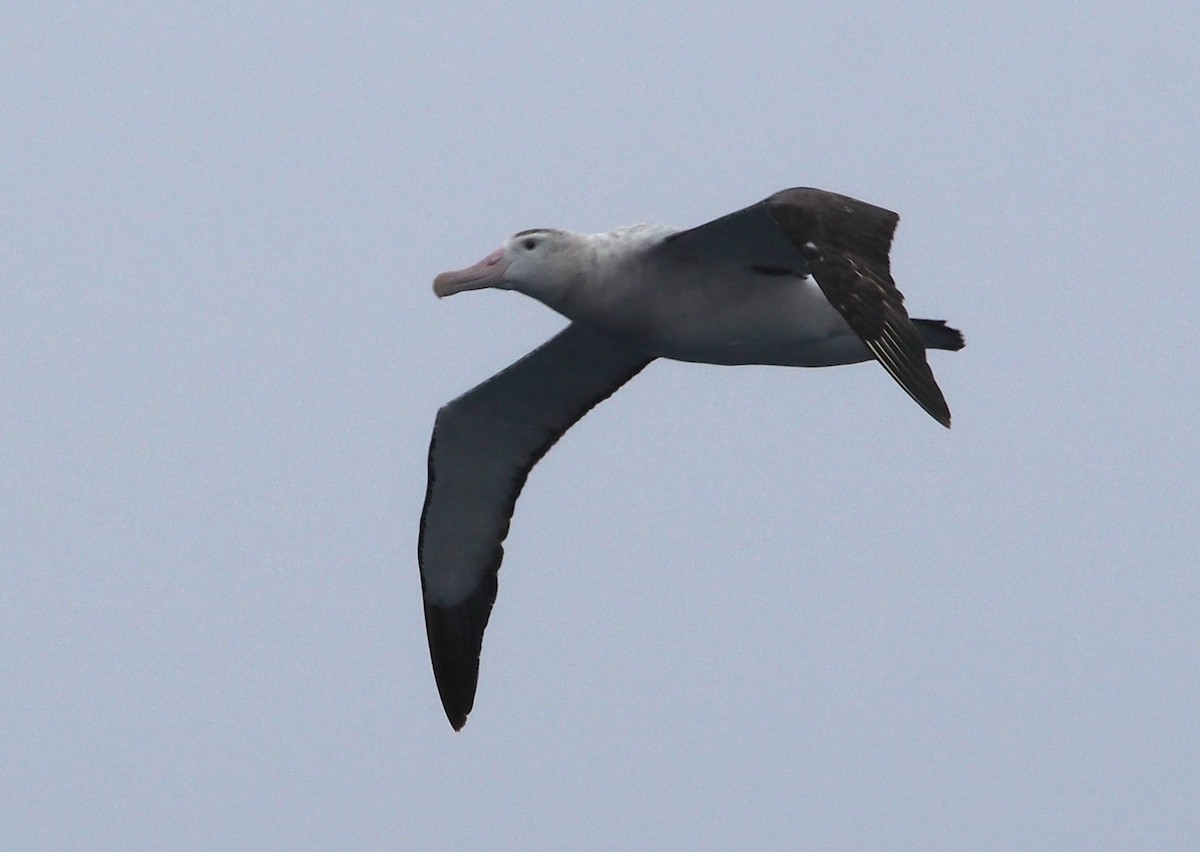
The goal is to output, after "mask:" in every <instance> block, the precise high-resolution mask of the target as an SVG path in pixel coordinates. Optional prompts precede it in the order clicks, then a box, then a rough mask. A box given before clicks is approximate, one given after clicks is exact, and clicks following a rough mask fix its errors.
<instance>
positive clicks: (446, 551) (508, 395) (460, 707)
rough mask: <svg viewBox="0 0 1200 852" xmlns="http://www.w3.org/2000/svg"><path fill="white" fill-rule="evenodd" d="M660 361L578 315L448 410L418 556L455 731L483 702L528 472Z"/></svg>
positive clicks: (428, 623)
mask: <svg viewBox="0 0 1200 852" xmlns="http://www.w3.org/2000/svg"><path fill="white" fill-rule="evenodd" d="M652 360H653V358H651V357H649V356H647V355H645V354H644V353H642V352H639V351H636V350H633V349H629V348H626V347H624V346H621V345H620V344H618V343H615V342H613V341H611V340H609V339H607V338H605V337H602V336H600V335H598V334H596V333H595V332H592V331H588V330H587V329H585V328H583V327H581V326H578V325H570V326H568V327H567V328H566V329H564V330H563V331H562V332H560V333H559V334H558V335H556V336H555V337H553V338H551V339H550V340H549V341H548V342H546V343H544V344H543V345H542V346H539V347H538V348H537V349H535V350H533V351H532V352H530V353H529V354H528V355H526V356H525V357H524V358H522V359H521V360H519V361H517V362H516V363H515V364H513V365H512V366H510V367H508V368H507V369H505V370H503V371H501V372H500V373H497V374H496V375H495V376H493V377H492V378H490V379H488V380H487V381H486V382H484V383H483V384H481V385H479V386H477V387H475V388H474V389H472V390H470V391H468V392H467V393H465V394H463V395H462V396H460V397H458V398H457V399H455V400H453V401H452V402H450V403H448V404H446V405H445V406H443V407H442V409H441V410H440V411H438V414H437V419H436V421H435V422H434V427H433V439H432V441H431V442H430V445H429V485H428V488H427V490H426V492H425V508H424V510H423V511H422V513H421V532H420V539H419V542H418V545H417V559H418V562H419V563H420V567H421V591H422V594H423V595H424V599H425V628H426V633H427V635H428V637H429V654H430V657H431V659H432V661H433V674H434V678H435V679H436V681H437V687H438V693H439V694H440V695H441V698H442V706H443V707H444V708H445V710H446V716H447V718H449V720H450V724H451V725H453V726H454V729H455V730H458V729H459V728H461V727H462V726H463V724H465V722H466V720H467V714H468V713H470V712H471V707H472V705H473V704H474V703H475V688H476V685H477V683H478V681H479V652H480V649H481V648H482V645H483V632H484V629H485V628H486V627H487V622H488V616H489V615H490V614H491V611H492V604H493V603H495V600H496V575H497V572H498V571H499V568H500V561H501V559H503V557H504V547H503V542H504V539H505V537H506V536H507V535H508V525H509V520H510V518H511V517H512V513H513V507H514V506H515V505H516V501H517V496H518V495H519V494H520V493H521V487H522V486H523V485H524V484H525V478H526V477H527V476H528V475H529V471H530V470H531V469H532V468H533V466H534V465H535V464H536V463H537V461H538V459H540V458H541V457H542V456H543V455H545V453H546V451H547V450H549V449H550V447H551V446H553V445H554V442H555V441H557V440H558V439H559V438H560V437H562V435H563V433H564V432H566V431H567V429H569V428H570V427H571V426H572V425H573V424H574V423H576V422H577V421H578V420H579V419H580V418H581V417H583V415H584V414H586V413H587V412H588V411H589V410H590V409H591V408H592V407H593V406H595V405H596V404H597V403H599V402H601V401H603V400H604V399H606V398H607V397H608V396H610V395H611V394H612V393H613V392H614V391H616V390H617V389H618V388H619V387H621V385H623V384H625V382H627V381H629V380H630V379H631V378H633V377H634V376H635V375H637V374H638V373H639V372H640V371H641V370H642V368H644V367H645V366H646V365H647V364H649V363H650V361H652Z"/></svg>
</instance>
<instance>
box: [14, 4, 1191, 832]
mask: <svg viewBox="0 0 1200 852" xmlns="http://www.w3.org/2000/svg"><path fill="white" fill-rule="evenodd" d="M34 5H35V4H25V6H24V7H23V8H12V9H9V10H8V11H7V12H6V13H5V16H4V17H5V25H4V27H3V28H2V30H0V63H2V64H0V75H2V81H3V84H2V85H0V181H2V187H3V188H2V191H0V223H2V227H0V287H2V289H0V295H2V297H3V298H2V302H0V387H2V388H3V395H4V399H5V402H4V404H3V405H0V436H2V437H0V487H2V488H3V501H2V504H0V560H2V563H0V647H2V648H3V653H2V654H0V766H3V767H4V770H3V772H0V813H2V814H3V817H2V818H0V847H3V848H6V849H7V848H13V849H15V848H24V849H33V848H54V849H68V848H103V847H109V848H118V847H119V848H136V847H143V848H156V849H163V848H255V849H266V848H305V847H312V848H319V847H324V848H388V847H391V848H401V847H403V848H408V849H418V848H427V849H438V848H445V849H451V848H457V849H465V848H473V847H474V848H479V847H480V846H481V844H484V845H487V846H490V847H493V848H502V847H505V846H510V847H514V848H515V847H520V848H525V849H538V848H547V849H549V848H580V849H581V848H593V847H603V846H607V847H613V848H615V847H617V846H619V845H621V844H626V843H635V844H636V845H637V846H639V847H642V848H660V849H668V848H688V847H702V848H703V847H707V848H721V847H725V848H730V847H733V846H743V848H750V847H751V846H753V847H757V848H795V847H798V846H799V847H805V846H809V847H812V848H826V849H828V848H871V847H874V848H893V849H894V848H904V847H909V848H915V847H919V848H927V849H928V848H1007V849H1012V848H1058V849H1063V848H1101V847H1105V846H1107V847H1109V848H1135V847H1142V848H1151V847H1153V848H1172V847H1173V848H1183V847H1185V846H1191V847H1193V848H1194V847H1195V845H1196V844H1198V843H1200V815H1198V814H1200V810H1198V809H1197V808H1196V802H1197V801H1198V800H1200V769H1198V767H1200V650H1198V640H1197V636H1198V635H1200V629H1198V628H1200V625H1198V623H1197V622H1198V614H1200V580H1198V578H1197V566H1196V562H1197V553H1200V534H1198V521H1197V516H1198V514H1200V493H1198V488H1197V478H1198V474H1200V471H1198V469H1197V468H1198V467H1200V461H1198V453H1197V437H1196V435H1197V431H1196V430H1197V414H1198V411H1200V393H1198V391H1197V388H1198V387H1200V367H1198V366H1197V363H1198V361H1200V358H1198V357H1197V356H1198V354H1200V353H1198V352H1197V345H1196V342H1195V341H1196V333H1195V331H1196V317H1197V314H1198V311H1200V298H1198V297H1197V283H1196V274H1197V272H1196V268H1197V260H1198V256H1197V248H1196V247H1197V244H1198V239H1200V227H1198V225H1200V214H1197V212H1196V209H1197V208H1196V201H1195V197H1196V190H1197V187H1198V186H1200V166H1198V162H1200V158H1198V156H1197V151H1198V150H1200V97H1198V93H1197V85H1196V69H1197V68H1198V67H1200V55H1198V51H1197V47H1196V33H1197V32H1198V31H1200V9H1198V8H1197V6H1196V4H1195V3H1184V2H1179V3H1159V4H1153V5H1151V6H1147V5H1144V4H1143V5H1141V6H1136V11H1135V4H1116V3H1113V4H1096V3H1093V4H1074V3H1058V4H1054V3H1052V4H1050V5H1048V6H1046V5H1039V6H1036V7H1034V6H1030V7H1027V8H1025V7H1022V8H1018V5H1017V4H1013V5H1012V8H1010V9H997V8H996V6H995V4H983V3H978V4H969V3H968V4H963V3H946V4H927V5H925V6H923V7H921V10H920V11H917V10H916V9H914V8H913V7H912V6H911V5H910V4H883V5H882V6H881V4H879V3H856V4H833V5H832V6H831V5H830V4H819V5H818V4H813V5H805V4H797V3H795V2H787V3H782V2H781V3H750V4H742V5H741V6H739V7H738V11H737V12H733V11H732V7H730V6H729V5H728V4H716V3H713V4H697V3H681V2H660V3H655V4H647V5H642V6H620V7H618V6H610V7H607V8H605V7H603V6H602V5H598V6H596V7H594V8H593V7H588V11H570V10H564V9H563V8H562V7H561V6H553V5H549V4H547V5H545V6H542V5H532V4H527V5H518V4H511V3H503V4H500V3H496V4H487V3H478V2H472V3H461V4H441V5H437V4H434V5H429V4H425V5H423V6H421V8H420V17H419V18H418V17H417V15H416V12H415V11H412V12H410V11H406V9H414V10H415V7H414V6H413V5H412V4H378V5H375V4H372V5H370V6H368V7H364V8H361V9H359V10H357V11H353V12H347V11H344V10H340V9H339V10H337V11H333V10H332V9H331V8H329V7H328V6H327V4H311V5H306V4H293V5H292V6H291V7H290V8H289V9H288V10H287V11H282V10H280V11H269V10H264V9H261V8H259V9H257V10H256V9H254V8H251V9H247V8H246V7H245V6H244V5H243V4H225V5H217V4H208V5H206V6H205V7H204V9H203V10H201V11H198V10H196V9H195V8H193V7H191V6H189V5H187V4H170V8H168V7H167V6H166V5H164V4H144V5H136V6H135V5H126V6H124V7H122V8H120V9H117V10H114V9H112V8H110V7H111V4H101V5H100V6H96V7H92V6H83V5H80V4H70V5H67V4H61V5H55V4H36V8H37V11H31V9H32V8H33V7H34ZM101 10H102V11H101ZM793 185H811V186H819V187H823V188H827V189H832V190H836V191H840V192H845V193H848V194H851V195H855V196H858V197H860V198H863V199H865V200H868V201H871V202H873V203H876V204H879V205H882V206H885V207H888V208H890V209H894V210H896V211H898V212H900V214H901V215H902V217H903V218H902V221H901V226H900V230H899V233H898V237H897V242H896V246H895V250H894V251H893V270H894V272H895V274H896V277H897V280H898V282H899V284H900V286H901V288H902V289H903V290H904V292H905V293H906V294H907V296H908V305H909V308H910V310H911V312H912V313H913V314H914V315H917V316H926V317H935V318H946V319H948V320H950V321H951V322H952V324H954V325H956V326H958V327H960V328H962V329H963V330H964V331H965V333H966V335H967V344H968V345H967V348H966V349H965V350H964V351H962V352H960V353H957V354H951V353H934V354H933V355H932V356H931V360H932V362H933V366H934V370H935V372H936V374H937V376H938V378H939V380H940V383H941V385H942V388H943V389H944V391H945V393H946V397H947V399H948V400H949V402H950V406H951V408H952V410H953V412H954V418H955V419H954V422H955V427H954V430H953V431H951V432H946V431H945V430H943V429H941V428H940V427H938V426H937V425H936V424H935V423H933V422H932V421H931V420H930V419H929V417H927V416H926V415H925V414H924V413H922V412H921V411H920V409H919V408H918V407H917V406H916V405H914V404H913V403H912V402H911V401H910V400H909V399H908V398H907V397H906V396H905V395H904V394H903V392H902V391H901V390H900V389H899V388H898V387H896V386H895V384H894V383H893V382H892V381H891V379H889V378H888V377H887V375H886V374H885V373H884V371H883V370H882V369H879V368H878V366H876V365H860V366H854V367H842V368H837V369H830V370H787V369H781V368H758V367H754V368H751V367H746V368H718V367H704V366H696V365H684V364H674V363H667V362H659V363H657V364H655V365H653V366H652V367H651V368H649V369H648V370H647V371H646V372H645V373H644V374H643V375H642V376H640V377H639V378H638V379H636V380H635V381H634V382H633V383H631V384H630V385H629V386H628V387H626V388H625V389H624V390H622V391H621V392H620V393H618V394H617V395H616V396H615V397H613V399H611V400H610V401H609V402H607V403H605V404H604V405H603V406H601V407H600V408H598V409H597V410H596V411H594V412H593V413H592V414H591V415H589V416H588V417H587V418H586V419H585V420H584V421H582V422H581V424H580V425H579V426H578V427H576V429H575V430H573V431H572V432H571V433H569V434H568V435H567V437H566V438H565V439H564V440H563V441H562V442H561V443H560V444H559V446H558V447H556V448H555V449H554V451H553V452H551V453H550V455H549V456H547V457H546V459H545V460H544V461H543V463H542V464H541V465H539V466H538V468H537V469H536V470H535V471H534V473H533V474H532V476H531V477H530V480H529V484H528V487H527V489H526V492H525V495H524V496H523V497H522V498H521V501H520V503H519V505H518V507H517V515H516V519H515V521H514V524H513V528H512V534H511V536H510V538H509V540H508V548H507V559H506V561H505V565H504V568H503V570H502V572H501V575H500V583H501V589H500V598H499V601H498V603H497V607H496V610H495V613H494V615H493V619H492V624H491V627H490V629H489V631H488V636H487V641H486V643H485V646H484V655H483V671H482V678H481V682H480V688H479V695H478V700H477V703H476V706H475V712H474V713H473V714H472V716H471V719H470V722H469V723H468V725H467V727H466V728H465V729H464V731H463V732H462V733H461V734H454V733H453V732H452V731H451V729H450V727H449V725H448V724H447V723H446V719H445V717H444V716H443V714H442V710H441V707H440V705H439V703H438V698H437V692H436V689H435V687H434V683H433V678H432V674H431V671H430V667H429V661H428V656H427V650H426V645H425V636H424V626H423V623H422V614H421V605H420V588H419V581H418V576H417V567H416V558H415V550H416V536H417V520H418V517H419V514H420V510H421V504H422V499H423V496H424V491H425V464H426V461H425V455H426V450H427V446H428V439H429V430H430V427H431V425H432V422H433V416H434V413H435V411H436V409H437V408H438V406H440V405H441V404H442V403H444V402H445V401H447V400H449V399H450V398H451V397H453V396H455V395H457V394H458V393H460V392H462V391H464V390H466V389H467V388H469V387H471V386H472V385H474V384H475V383H477V382H478V381H481V380H483V379H485V378H487V377H488V376H490V375H491V374H493V373H494V372H496V371H497V370H499V369H500V368H501V367H503V366H505V365H507V364H508V363H510V362H511V361H512V360H514V359H515V358H516V357H518V356H519V355H521V354H523V353H525V352H526V351H528V350H529V349H531V348H532V347H533V346H534V345H536V344H537V343H539V342H541V341H542V340H544V339H545V338H547V337H549V336H550V335H551V334H552V333H553V332H554V331H555V330H556V329H557V328H559V327H560V326H561V325H562V324H563V321H562V320H560V319H559V318H558V317H556V316H555V315H554V314H552V313H551V312H550V311H548V310H547V309H545V308H544V307H542V306H541V305H538V304H536V303H534V302H532V301H530V300H527V299H524V298H523V297H520V296H517V295H513V294H501V293H490V292H489V293H478V294H467V295H463V296H460V297H457V298H454V299H451V300H447V301H444V302H439V301H437V300H436V299H435V298H434V296H433V295H432V293H431V291H430V282H431V280H432V278H433V276H434V275H435V274H436V273H437V272H438V271H440V270H442V269H446V268H450V267H458V266H464V265H466V264H467V263H470V262H473V261H475V260H476V259H478V258H479V257H482V256H483V255H484V254H485V253H487V252H488V251H490V250H491V249H493V248H495V247H496V246H497V245H498V244H499V242H500V241H501V240H502V239H503V237H505V236H506V235H507V234H509V233H510V232H512V231H515V230H518V229H521V228H526V227H533V226H543V225H554V226H560V227H567V228H572V229H577V230H605V229H608V228H610V227H613V226H616V225H620V224H628V223H630V222H635V221H660V222H665V223H668V224H674V225H678V226H681V227H682V226H690V225H695V224H699V223H701V222H704V221H707V220H708V219H711V218H714V217H716V216H718V215H720V214H722V213H725V212H728V211H730V210H733V209H735V208H737V207H740V206H743V205H745V204H748V203H751V202H753V201H756V200H758V199H759V198H761V197H763V196H765V195H767V194H769V193H770V192H772V191H774V190H777V189H780V188H783V187H786V186H793Z"/></svg>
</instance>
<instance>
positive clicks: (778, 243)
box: [417, 188, 963, 730]
mask: <svg viewBox="0 0 1200 852" xmlns="http://www.w3.org/2000/svg"><path fill="white" fill-rule="evenodd" d="M899 218H900V217H899V216H897V215H896V214H895V213H893V212H891V211H890V210H885V209H883V208H881V207H876V206H874V205H872V204H868V203H866V202H863V201H859V200H857V199H854V198H850V197H848V196H845V195H838V194H836V193H832V192H826V191H823V190H819V189H810V188H794V189H785V190H782V191H780V192H777V193H775V194H774V195H771V196H770V197H768V198H766V199H764V200H762V201H760V202H758V203H757V204H752V205H750V206H749V207H746V208H744V209H742V210H738V211H737V212H734V213H730V214H728V215H726V216H722V217H721V218H719V219H715V220H714V221H712V222H709V223H707V224H705V225H700V226H699V227H696V228H691V229H690V230H683V231H680V230H676V229H674V228H668V227H664V226H661V225H632V226H627V227H622V228H617V229H615V230H613V231H609V232H608V233H603V234H577V233H572V232H570V231H562V230H557V229H554V228H534V229H532V230H527V231H519V232H517V233H516V234H514V235H513V236H511V237H510V238H509V239H508V240H507V241H506V242H505V243H504V245H503V246H502V247H501V248H498V249H496V251H494V252H492V253H491V254H489V255H488V256H487V257H485V258H484V259H483V260H481V261H479V262H478V263H476V264H475V265H474V266H469V267H467V268H466V269H460V270H456V271H452V272H443V273H442V274H441V275H438V276H437V277H436V278H435V279H434V282H433V290H434V292H435V293H436V294H437V295H438V297H439V298H440V297H444V296H450V295H453V294H455V293H461V292H464V291H467V290H480V289H484V288H489V287H490V288H495V289H500V290H516V291H517V292H519V293H524V294H525V295H527V296H532V297H533V298H535V299H537V300H538V301H540V302H543V303H544V304H546V305H547V306H548V307H550V308H552V309H553V310H555V311H557V312H558V313H560V314H562V315H563V316H564V317H566V318H567V319H568V320H570V324H569V325H568V326H567V327H566V328H565V329H564V330H563V331H561V332H559V333H558V334H557V335H555V336H554V337H552V338H551V339H550V340H549V341H547V342H546V343H544V344H542V345H541V346H539V347H538V348H537V349H534V350H533V351H532V352H530V353H529V354H528V355H526V356H525V357H523V358H521V359H520V360H518V361H517V362H516V363H514V364H512V365H511V366H509V367H507V368H506V369H504V370H502V371H500V372H499V373H497V374H496V375H494V376H492V378H490V379H488V380H487V381H485V382H483V383H482V384H480V385H479V386H477V387H475V388H473V389H471V390H470V391H467V392H466V393H465V394H463V395H462V396H460V397H458V398H457V399H455V400H453V401H451V402H449V403H448V404H446V405H445V406H443V407H442V408H441V409H440V410H439V411H438V413H437V417H436V419H435V421H434V426H433V438H432V441H431V442H430V446H429V484H428V488H427V490H426V492H425V506H424V509H423V510H422V513H421V528H420V537H419V541H418V545H417V551H418V554H417V560H418V563H419V565H420V572H421V591H422V594H423V596H424V603H425V626H426V634H427V636H428V639H429V654H430V657H431V659H432V662H433V674H434V679H435V680H436V682H437V688H438V693H439V695H440V696H441V700H442V706H443V708H444V709H445V711H446V717H447V718H448V719H449V720H450V724H451V725H452V726H453V727H454V729H455V730H459V729H461V728H462V726H463V725H464V724H465V723H466V720H467V714H468V713H470V712H471V708H472V707H473V706H474V703H475V691H476V686H477V684H478V681H479V655H480V651H481V649H482V647H483V633H484V629H485V628H486V627H487V623H488V617H489V615H490V614H491V611H492V605H493V603H495V600H496V587H497V573H498V571H499V569H500V561H501V559H502V558H503V556H504V547H503V542H504V539H505V536H507V534H508V527H509V521H510V519H511V518H512V514H513V507H514V506H515V505H516V501H517V497H518V495H519V494H520V493H521V488H522V486H523V485H524V484H525V479H526V477H527V476H528V475H529V471H530V470H531V469H532V468H533V466H534V464H536V463H537V461H538V459H540V458H541V457H542V456H543V455H544V454H545V453H546V451H547V450H549V449H550V447H551V446H553V445H554V442H555V441H557V440H558V439H559V438H561V437H562V435H563V433H564V432H566V431H567V429H569V428H570V427H571V426H572V425H573V424H574V423H576V422H577V421H578V420H579V419H580V418H581V417H583V415H584V414H586V413H587V412H588V411H589V410H590V409H591V408H592V407H594V406H595V405H596V404H597V403H599V402H601V401H603V400H604V399H606V398H607V397H609V396H610V395H612V394H613V392H615V391H616V390H617V389H618V388H619V387H621V385H623V384H625V383H626V382H628V381H629V380H630V379H632V378H633V377H634V376H636V375H637V374H638V373H639V372H641V370H642V369H644V368H645V367H646V365H647V364H649V363H650V362H651V361H653V360H654V359H656V358H673V359H675V360H679V361H693V362H699V363H705V364H726V365H735V364H775V365H781V366H786V367H828V366H833V365H837V364H853V363H857V362H861V361H869V360H871V359H874V360H876V361H878V362H879V363H880V364H881V365H883V368H884V369H885V370H886V371H887V372H888V374H889V375H891V377H892V378H893V379H895V380H896V382H897V383H898V384H899V385H900V387H902V388H904V390H905V391H906V392H907V393H908V395H909V396H911V397H912V398H913V399H914V400H915V401H916V403H917V404H918V405H920V406H921V408H923V409H925V411H926V412H928V413H929V415H930V416H932V417H933V419H934V420H936V421H937V422H938V423H941V424H942V425H943V426H946V427H947V428H949V426H950V409H949V408H948V407H947V405H946V400H945V398H944V397H943V396H942V392H941V389H940V388H939V387H938V384H937V381H936V380H935V379H934V377H933V372H932V371H931V370H930V368H929V364H928V362H927V361H926V359H925V352H926V350H928V349H946V350H950V351H957V350H959V349H961V348H962V347H963V336H962V333H961V332H959V331H958V330H957V329H954V328H951V327H949V326H947V325H946V323H945V321H944V320H927V319H910V318H909V316H908V313H907V311H906V310H905V308H904V297H903V296H902V295H901V293H900V291H899V290H898V289H897V288H896V283H895V281H893V280H892V275H891V268H890V266H891V265H890V261H889V257H888V253H889V251H890V248H891V243H892V234H893V233H894V231H895V229H896V223H897V222H898V221H899Z"/></svg>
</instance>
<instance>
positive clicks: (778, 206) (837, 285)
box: [766, 189, 950, 428]
mask: <svg viewBox="0 0 1200 852" xmlns="http://www.w3.org/2000/svg"><path fill="white" fill-rule="evenodd" d="M766 204H767V206H768V207H769V208H770V210H771V215H772V216H773V217H774V219H775V221H776V222H777V223H778V224H779V227H780V228H782V229H783V232H784V233H785V234H786V235H787V237H788V239H789V240H790V241H791V242H792V244H793V245H795V246H796V248H798V249H799V250H800V253H801V254H802V255H803V256H804V259H805V260H806V261H807V262H808V266H809V268H810V269H811V270H812V276H813V278H814V279H816V282H817V284H818V285H819V286H820V288H821V292H823V293H824V294H825V298H827V299H828V300H829V303H830V304H831V305H833V306H834V307H835V308H836V309H837V311H838V313H840V314H841V315H842V316H843V317H844V318H845V320H846V322H847V323H848V324H849V326H850V328H852V329H853V330H854V333H855V334H857V335H858V336H859V337H860V338H862V342H863V343H865V344H866V345H867V349H869V350H870V351H871V354H872V355H874V356H875V358H876V360H878V361H879V363H880V364H882V365H883V367H884V369H885V370H887V371H888V373H889V374H891V377H892V378H893V379H895V380H896V381H897V382H898V383H899V384H900V387H902V388H904V389H905V390H906V391H908V395H909V396H911V397H912V398H913V399H915V400H916V401H917V404H918V405H920V406H921V407H922V408H924V409H925V410H926V411H927V412H928V413H929V414H930V415H931V416H932V417H933V419H934V420H936V421H937V422H938V423H941V424H942V425H943V426H945V427H947V428H949V426H950V409H949V407H948V406H947V405H946V399H945V397H943V396H942V391H941V389H940V388H939V387H938V384H937V380H936V379H934V377H933V371H932V370H930V369H929V363H928V362H927V361H926V360H925V343H924V341H923V340H922V338H921V333H920V332H919V331H917V328H916V326H914V325H913V323H912V320H910V319H909V318H908V312H907V311H906V310H904V296H903V294H901V292H900V290H899V289H897V287H896V282H895V281H893V280H892V273H891V262H890V261H889V259H888V252H889V250H890V249H891V246H892V234H893V233H894V232H895V230H896V223H897V222H899V221H900V217H899V216H897V215H896V214H895V213H893V212H892V211H890V210H884V209H883V208H882V207H875V206H874V205H872V204H867V203H866V202H864V201H858V200H856V199H854V198H850V197H848V196H845V195H837V194H835V193H832V192H823V191H821V190H818V189H785V190H783V191H782V192H777V193H775V194H774V195H772V196H771V197H770V198H768V199H767V201H766Z"/></svg>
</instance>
